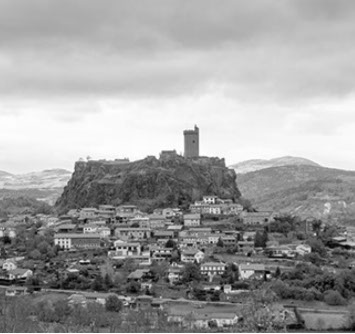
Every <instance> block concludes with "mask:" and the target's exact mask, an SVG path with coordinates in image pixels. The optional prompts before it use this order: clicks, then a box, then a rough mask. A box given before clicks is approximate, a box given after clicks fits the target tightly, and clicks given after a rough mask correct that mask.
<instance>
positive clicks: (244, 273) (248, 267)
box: [238, 263, 266, 280]
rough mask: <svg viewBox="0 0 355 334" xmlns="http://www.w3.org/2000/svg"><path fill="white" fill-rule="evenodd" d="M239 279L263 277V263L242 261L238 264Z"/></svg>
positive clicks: (264, 272)
mask: <svg viewBox="0 0 355 334" xmlns="http://www.w3.org/2000/svg"><path fill="white" fill-rule="evenodd" d="M238 270H239V277H240V278H241V280H247V279H259V280H260V279H264V275H265V274H266V270H265V265H264V264H258V263H243V264H240V265H239V266H238Z"/></svg>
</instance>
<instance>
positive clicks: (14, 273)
mask: <svg viewBox="0 0 355 334" xmlns="http://www.w3.org/2000/svg"><path fill="white" fill-rule="evenodd" d="M8 275H9V279H10V280H15V279H16V280H26V279H27V278H28V277H31V276H32V275H33V272H32V270H30V269H22V268H17V269H12V270H9V271H8Z"/></svg>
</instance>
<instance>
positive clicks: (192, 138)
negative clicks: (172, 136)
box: [160, 125, 200, 159]
mask: <svg viewBox="0 0 355 334" xmlns="http://www.w3.org/2000/svg"><path fill="white" fill-rule="evenodd" d="M177 155H178V154H177V152H176V150H165V151H161V153H160V159H166V158H170V157H174V156H177ZM199 156H200V142H199V128H198V127H197V126H196V125H195V128H194V129H193V130H185V131H184V157H185V158H198V157H199Z"/></svg>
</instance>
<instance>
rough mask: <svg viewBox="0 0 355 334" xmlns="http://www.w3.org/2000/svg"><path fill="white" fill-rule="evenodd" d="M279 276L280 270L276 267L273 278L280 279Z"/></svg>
mask: <svg viewBox="0 0 355 334" xmlns="http://www.w3.org/2000/svg"><path fill="white" fill-rule="evenodd" d="M280 276H281V270H280V267H277V268H276V270H275V277H276V278H277V277H280Z"/></svg>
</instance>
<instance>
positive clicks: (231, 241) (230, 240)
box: [221, 235, 237, 247]
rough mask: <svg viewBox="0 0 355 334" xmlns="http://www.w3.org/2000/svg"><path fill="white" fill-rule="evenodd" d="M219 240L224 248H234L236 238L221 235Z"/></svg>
mask: <svg viewBox="0 0 355 334" xmlns="http://www.w3.org/2000/svg"><path fill="white" fill-rule="evenodd" d="M221 240H222V242H223V245H224V246H227V247H228V246H236V245H237V238H236V237H235V236H234V235H221Z"/></svg>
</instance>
